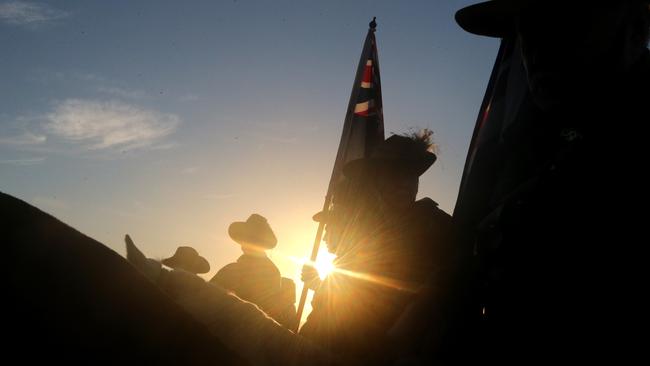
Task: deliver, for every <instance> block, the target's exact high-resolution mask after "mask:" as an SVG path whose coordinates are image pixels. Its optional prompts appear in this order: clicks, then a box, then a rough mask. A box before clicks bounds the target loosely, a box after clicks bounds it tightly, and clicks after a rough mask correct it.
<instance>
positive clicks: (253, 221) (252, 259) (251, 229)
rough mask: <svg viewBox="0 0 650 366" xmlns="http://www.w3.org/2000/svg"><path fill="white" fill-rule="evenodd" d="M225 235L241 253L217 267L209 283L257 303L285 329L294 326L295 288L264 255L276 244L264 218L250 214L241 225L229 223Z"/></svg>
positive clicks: (239, 223)
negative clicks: (227, 235)
mask: <svg viewBox="0 0 650 366" xmlns="http://www.w3.org/2000/svg"><path fill="white" fill-rule="evenodd" d="M228 234H229V235H230V237H231V238H232V239H233V240H234V241H235V242H237V244H239V245H241V249H242V252H244V254H243V255H242V256H240V257H239V259H237V262H235V263H231V264H228V265H226V266H225V267H223V268H221V269H220V270H219V271H218V272H217V274H215V275H214V277H212V279H211V280H210V282H212V283H214V284H216V285H219V286H221V287H223V288H224V289H226V290H230V291H232V292H234V293H235V294H236V295H237V296H239V297H240V298H242V299H244V300H247V301H250V302H252V303H254V304H257V305H258V306H259V307H260V308H261V309H262V310H264V311H265V312H266V313H267V314H269V315H270V316H271V317H273V318H274V319H276V320H277V321H278V322H280V323H282V324H284V325H285V326H287V327H291V326H292V325H294V321H295V320H296V314H295V308H294V307H293V306H294V303H295V286H292V284H293V281H291V280H290V279H285V280H284V281H283V279H282V276H281V275H280V271H279V270H278V268H277V267H276V266H275V264H273V262H272V261H271V260H270V259H269V258H268V257H267V255H266V250H269V249H273V248H275V246H276V245H277V242H278V240H277V239H276V237H275V234H274V233H273V230H272V229H271V226H270V225H269V223H268V221H267V220H266V218H264V217H263V216H260V215H258V214H252V215H251V216H250V217H249V218H248V219H247V220H246V221H245V222H233V223H232V224H230V227H228ZM287 280H288V281H287ZM289 282H291V284H290V283H289ZM284 292H287V293H288V294H285V293H284ZM291 294H293V296H294V297H292V296H291Z"/></svg>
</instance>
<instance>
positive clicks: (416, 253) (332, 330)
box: [300, 132, 451, 363]
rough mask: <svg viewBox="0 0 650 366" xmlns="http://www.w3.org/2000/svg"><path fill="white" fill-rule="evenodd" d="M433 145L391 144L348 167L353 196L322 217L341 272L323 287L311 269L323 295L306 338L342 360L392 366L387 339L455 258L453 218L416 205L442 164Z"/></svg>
mask: <svg viewBox="0 0 650 366" xmlns="http://www.w3.org/2000/svg"><path fill="white" fill-rule="evenodd" d="M429 138H430V134H429V133H427V132H425V133H424V134H423V135H421V136H418V137H407V136H399V135H395V136H391V137H390V138H388V139H387V140H385V141H384V142H383V143H382V144H380V145H379V146H378V147H377V148H376V150H375V151H374V153H373V155H371V157H369V158H366V159H360V160H355V161H352V162H350V163H348V164H347V165H346V166H345V167H344V169H343V171H344V174H345V175H346V177H347V179H349V181H350V187H348V192H347V193H345V194H344V197H343V198H342V199H341V198H339V202H335V204H334V210H333V211H331V212H329V213H328V214H327V216H326V217H323V215H324V214H323V213H321V214H319V215H317V217H315V219H323V220H326V222H327V226H329V227H327V230H328V235H326V242H327V245H328V248H329V250H330V251H333V252H335V253H336V254H337V255H338V257H337V259H336V266H337V268H339V269H340V271H338V272H335V273H333V274H330V275H329V276H328V277H327V279H325V281H323V282H322V283H319V281H317V280H315V279H314V278H313V277H314V276H315V273H314V271H313V270H310V269H309V267H307V268H305V269H304V271H303V279H304V280H306V283H307V284H309V285H312V286H313V287H315V288H316V292H315V294H314V300H313V301H312V306H313V310H312V312H311V314H310V315H309V317H308V319H307V321H306V323H305V324H304V325H303V327H302V328H301V330H300V334H301V335H303V336H305V337H307V338H309V339H312V340H314V341H315V342H316V343H317V344H320V345H323V346H325V347H327V348H328V349H330V350H331V351H332V352H334V353H336V354H346V355H351V356H354V357H358V358H359V359H362V360H366V362H369V363H375V362H379V361H381V362H385V361H386V356H387V352H386V350H387V348H386V347H390V345H389V344H387V343H386V331H387V330H388V329H389V328H390V326H391V325H392V323H393V322H394V321H395V320H396V319H397V317H398V316H399V314H400V313H401V312H402V311H403V310H404V308H405V306H406V305H407V304H408V303H409V301H411V299H412V297H413V294H414V293H415V292H416V291H417V290H418V289H419V288H420V287H421V286H422V285H423V284H424V282H425V280H426V279H427V277H428V276H429V275H431V273H433V272H436V271H438V270H440V268H441V267H440V266H441V264H442V263H443V262H444V257H446V256H447V255H448V251H449V248H448V244H449V242H448V240H447V236H448V231H449V225H450V220H451V219H450V217H449V215H447V214H446V213H444V212H443V211H442V210H440V209H439V208H438V207H437V204H436V203H435V202H434V201H432V200H431V199H429V198H424V199H421V200H418V201H416V195H417V191H418V181H419V176H420V175H422V174H423V173H424V172H425V171H426V170H427V169H428V168H429V167H430V166H431V165H432V164H433V163H434V161H435V160H436V156H435V154H433V153H432V152H430V151H429V148H430V140H429ZM337 189H340V187H337ZM337 193H338V194H339V195H340V192H335V196H336V194H337ZM319 216H320V217H319ZM341 216H342V217H343V219H341ZM331 225H334V227H332V226H331ZM310 277H312V278H310ZM378 349H381V350H382V351H383V352H377V350H378Z"/></svg>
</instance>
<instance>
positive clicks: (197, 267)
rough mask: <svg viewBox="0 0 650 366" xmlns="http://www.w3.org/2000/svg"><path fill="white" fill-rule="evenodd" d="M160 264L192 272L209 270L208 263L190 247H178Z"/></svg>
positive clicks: (206, 271)
mask: <svg viewBox="0 0 650 366" xmlns="http://www.w3.org/2000/svg"><path fill="white" fill-rule="evenodd" d="M162 264H164V265H166V266H167V267H170V268H174V269H182V270H184V271H187V272H190V273H194V274H201V273H208V272H209V271H210V263H208V261H207V260H206V259H205V258H203V257H202V256H200V255H199V253H198V252H197V251H196V249H194V248H192V247H178V248H177V249H176V253H174V255H173V256H171V257H169V258H166V259H163V260H162Z"/></svg>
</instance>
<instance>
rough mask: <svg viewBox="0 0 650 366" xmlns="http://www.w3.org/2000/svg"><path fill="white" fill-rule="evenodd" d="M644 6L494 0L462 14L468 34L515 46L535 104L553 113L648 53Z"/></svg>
mask: <svg viewBox="0 0 650 366" xmlns="http://www.w3.org/2000/svg"><path fill="white" fill-rule="evenodd" d="M649 4H650V1H649V0H600V1H587V0H574V1H565V0H563V1H560V0H546V1H543V0H517V1H515V0H493V1H489V2H486V3H481V4H477V5H473V6H470V7H467V8H464V9H461V10H460V11H459V12H458V13H457V14H456V19H457V21H458V23H459V24H460V25H461V26H462V27H463V28H464V29H466V30H468V31H469V32H472V33H476V34H481V35H488V36H495V37H509V36H516V37H517V38H518V40H519V41H520V45H521V50H522V56H523V60H524V67H525V69H526V74H527V77H528V81H529V87H530V91H531V94H532V96H533V99H534V101H535V103H536V104H537V105H538V106H539V107H541V108H542V109H544V110H552V109H554V108H556V107H561V106H564V105H565V104H567V103H572V102H575V100H576V98H578V97H582V98H584V99H587V100H588V99H590V97H591V96H600V95H603V94H608V93H614V92H618V91H615V90H607V89H612V88H611V85H612V84H614V83H616V81H617V80H620V79H622V78H624V77H625V76H626V74H627V73H628V72H629V71H630V70H631V69H632V68H633V67H634V65H635V64H636V63H637V62H638V61H639V60H640V59H641V58H642V57H643V55H644V53H647V45H648V34H649V27H650V9H649Z"/></svg>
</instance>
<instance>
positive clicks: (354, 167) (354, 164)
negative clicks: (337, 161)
mask: <svg viewBox="0 0 650 366" xmlns="http://www.w3.org/2000/svg"><path fill="white" fill-rule="evenodd" d="M436 160H437V156H436V154H434V153H431V152H427V153H426V154H423V155H422V156H421V157H420V158H419V159H414V160H402V159H384V158H363V159H357V160H352V161H350V162H349V163H347V164H345V165H344V166H343V175H345V176H346V177H348V178H356V177H360V176H362V175H363V174H368V173H374V172H379V171H385V170H393V171H407V172H409V173H410V174H413V175H414V176H416V177H419V176H421V175H422V174H424V172H426V171H427V169H429V168H430V167H431V165H433V163H435V162H436Z"/></svg>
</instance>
